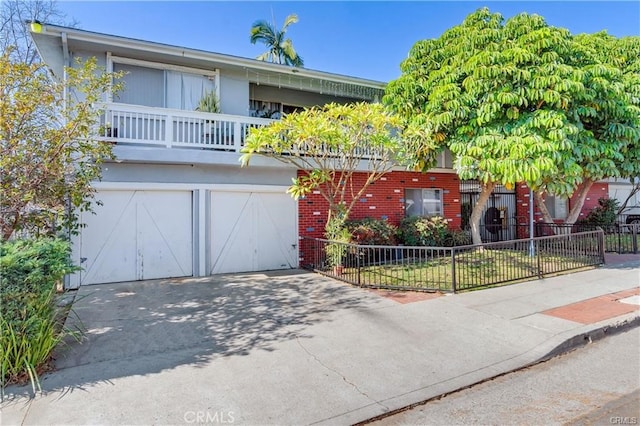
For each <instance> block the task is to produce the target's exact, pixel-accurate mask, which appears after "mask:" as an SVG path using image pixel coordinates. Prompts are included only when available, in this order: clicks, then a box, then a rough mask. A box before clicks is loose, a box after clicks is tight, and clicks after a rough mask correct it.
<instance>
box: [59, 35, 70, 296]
mask: <svg viewBox="0 0 640 426" xmlns="http://www.w3.org/2000/svg"><path fill="white" fill-rule="evenodd" d="M60 38H61V39H62V58H63V62H62V111H63V113H65V116H66V111H67V102H68V99H69V88H68V85H67V78H68V76H67V67H69V66H71V64H70V60H69V56H70V55H69V42H68V40H67V33H66V32H62V33H60ZM65 124H66V123H65ZM66 213H67V223H69V218H70V217H71V199H70V198H68V199H67V212H66ZM67 241H69V242H71V227H70V226H69V227H67ZM70 285H71V276H70V275H69V274H67V275H65V276H64V288H65V289H68V288H69V287H70Z"/></svg>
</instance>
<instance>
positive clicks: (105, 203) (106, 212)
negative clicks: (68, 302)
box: [80, 191, 136, 284]
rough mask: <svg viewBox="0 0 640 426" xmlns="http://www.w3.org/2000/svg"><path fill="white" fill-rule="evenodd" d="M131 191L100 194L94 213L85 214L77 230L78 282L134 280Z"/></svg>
mask: <svg viewBox="0 0 640 426" xmlns="http://www.w3.org/2000/svg"><path fill="white" fill-rule="evenodd" d="M134 194H135V192H134V191H123V192H118V193H116V192H111V191H109V192H104V193H100V194H98V196H97V199H99V200H100V201H102V205H96V206H94V212H95V214H92V213H89V212H85V213H83V214H82V222H83V223H84V224H85V227H84V228H83V229H82V231H81V253H80V258H81V260H84V261H83V262H82V263H81V266H82V267H83V271H81V272H80V275H81V283H82V284H85V283H101V282H110V281H113V282H117V281H126V280H129V279H131V277H135V271H136V246H135V245H133V244H131V243H130V242H131V240H132V239H133V238H134V237H135V232H136V231H135V217H136V210H135V203H132V201H133V199H134Z"/></svg>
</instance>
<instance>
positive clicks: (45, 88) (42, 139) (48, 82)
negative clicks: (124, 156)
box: [0, 51, 118, 239]
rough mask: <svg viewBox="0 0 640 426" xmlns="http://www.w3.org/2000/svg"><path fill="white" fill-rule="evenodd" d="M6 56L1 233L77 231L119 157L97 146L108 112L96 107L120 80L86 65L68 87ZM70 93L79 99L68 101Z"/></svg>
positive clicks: (1, 86) (70, 72)
mask: <svg viewBox="0 0 640 426" xmlns="http://www.w3.org/2000/svg"><path fill="white" fill-rule="evenodd" d="M10 56H11V53H10V52H9V51H5V52H4V54H3V55H2V56H1V57H0V188H1V195H0V230H1V232H2V233H1V235H0V237H1V238H2V239H8V238H10V237H11V236H12V235H13V233H14V232H15V231H18V230H21V229H27V230H30V231H34V230H35V231H40V230H43V229H47V230H49V229H55V228H56V226H60V225H62V226H65V227H67V226H70V227H72V228H73V227H74V226H76V225H77V221H76V219H77V216H76V214H77V213H78V212H79V211H82V210H86V209H88V208H90V204H91V203H90V200H91V197H92V196H93V192H94V190H93V188H92V186H91V183H92V181H94V180H98V179H99V178H100V174H101V163H102V162H103V160H104V159H106V158H110V157H111V147H110V145H109V144H105V143H101V142H98V141H96V139H95V137H96V136H97V129H98V119H99V116H100V111H99V110H97V109H95V104H96V103H97V102H99V101H100V100H101V99H102V98H101V95H102V94H103V93H104V92H105V91H106V90H107V88H108V87H109V85H110V84H111V81H112V78H114V77H116V78H117V77H118V75H114V74H109V73H104V72H102V71H101V70H100V69H99V68H98V67H97V66H96V62H95V59H93V60H88V61H86V62H82V63H81V62H78V63H77V64H76V65H77V66H75V67H72V68H71V67H70V68H68V69H67V72H66V84H67V88H68V92H65V90H64V84H63V82H59V81H55V80H52V79H51V78H49V75H48V73H46V72H45V69H44V65H41V64H37V63H36V64H27V63H24V62H13V61H12V60H11V59H10ZM64 93H70V94H72V95H73V102H71V99H65V98H64V95H63V94H64Z"/></svg>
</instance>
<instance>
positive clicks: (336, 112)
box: [241, 103, 406, 224]
mask: <svg viewBox="0 0 640 426" xmlns="http://www.w3.org/2000/svg"><path fill="white" fill-rule="evenodd" d="M400 129H401V123H400V120H399V119H398V118H397V117H395V116H393V115H390V114H389V113H388V112H387V111H385V109H384V107H383V106H382V105H380V104H368V103H356V104H350V105H339V104H328V105H326V106H324V107H322V108H310V109H307V110H304V111H300V112H296V113H292V114H289V115H286V116H285V117H284V118H283V119H282V120H280V121H275V122H273V123H272V124H270V125H269V126H265V127H262V128H257V129H251V133H250V134H249V137H248V138H247V141H246V144H245V147H244V148H243V150H242V151H243V153H244V154H243V156H242V158H241V161H242V164H243V165H248V164H249V161H250V159H251V158H252V157H253V156H254V155H255V154H259V155H262V156H266V157H271V158H273V159H275V160H277V161H280V162H282V163H285V164H289V165H292V166H294V167H295V168H296V169H299V170H305V171H307V172H308V173H307V174H305V175H303V176H300V177H298V178H296V179H294V180H293V184H292V185H291V187H290V188H289V191H288V192H289V193H290V194H291V195H292V196H293V197H294V198H299V197H301V196H304V195H306V194H309V193H310V192H311V191H313V190H316V189H317V190H318V191H320V194H321V195H322V196H323V197H324V198H325V199H326V200H327V202H328V203H329V208H330V212H329V220H330V219H331V217H332V216H336V215H339V216H340V221H341V224H343V222H344V220H345V219H346V218H347V217H348V214H349V212H350V211H351V209H352V208H353V206H354V205H355V203H356V202H357V201H358V199H359V198H360V197H361V196H362V194H363V193H364V191H365V190H366V188H367V187H368V186H369V185H370V184H371V183H373V182H375V181H376V180H378V179H379V178H380V177H382V176H383V175H384V174H385V173H387V172H388V171H390V170H391V169H392V168H393V166H394V165H396V162H398V161H402V160H401V157H402V155H405V154H406V153H405V152H404V151H403V149H402V136H401V134H400ZM357 170H362V171H364V172H366V174H367V177H366V179H365V182H364V185H361V184H356V185H354V181H353V175H354V173H355V172H356V171H357Z"/></svg>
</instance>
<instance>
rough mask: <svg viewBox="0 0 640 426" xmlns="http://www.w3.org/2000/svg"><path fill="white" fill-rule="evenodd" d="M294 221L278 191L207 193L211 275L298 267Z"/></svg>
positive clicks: (290, 203) (289, 202) (287, 199)
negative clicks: (208, 199)
mask: <svg viewBox="0 0 640 426" xmlns="http://www.w3.org/2000/svg"><path fill="white" fill-rule="evenodd" d="M297 218H298V215H297V207H296V202H295V200H293V199H292V198H291V196H289V195H288V194H286V193H285V192H284V191H283V190H282V188H279V189H278V190H269V189H268V188H260V187H253V188H252V189H251V190H246V191H216V190H213V191H211V227H210V229H211V233H210V236H209V237H210V241H211V251H210V265H209V266H210V268H209V273H210V274H219V273H227V272H248V271H264V270H276V269H290V268H295V267H297V265H298V232H297V229H298V225H297V223H298V220H297Z"/></svg>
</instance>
